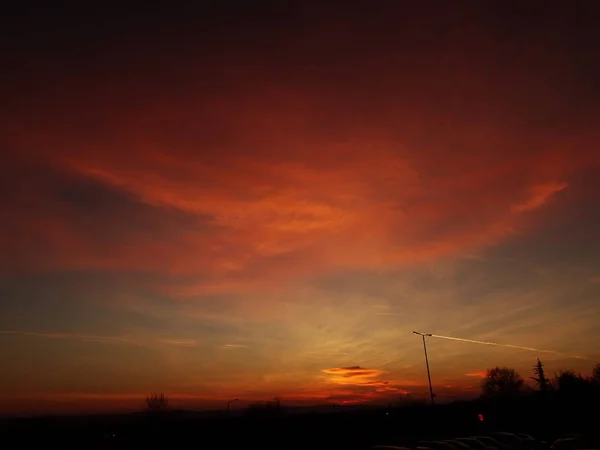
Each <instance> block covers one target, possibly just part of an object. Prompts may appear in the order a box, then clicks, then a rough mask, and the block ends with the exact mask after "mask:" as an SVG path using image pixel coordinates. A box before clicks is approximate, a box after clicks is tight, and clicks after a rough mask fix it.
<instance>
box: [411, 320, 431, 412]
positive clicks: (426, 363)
mask: <svg viewBox="0 0 600 450" xmlns="http://www.w3.org/2000/svg"><path fill="white" fill-rule="evenodd" d="M413 334H416V335H418V336H421V337H422V338H423V350H424V351H425V365H426V366H427V379H428V380H429V397H430V398H431V404H432V405H433V404H434V403H435V402H434V400H433V398H434V395H433V389H432V388H431V373H430V372H429V359H428V358H427V344H426V343H425V337H426V336H431V333H419V332H418V331H413Z"/></svg>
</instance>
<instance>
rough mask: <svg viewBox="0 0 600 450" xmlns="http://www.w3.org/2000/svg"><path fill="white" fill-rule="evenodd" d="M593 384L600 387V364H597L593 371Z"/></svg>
mask: <svg viewBox="0 0 600 450" xmlns="http://www.w3.org/2000/svg"><path fill="white" fill-rule="evenodd" d="M592 383H595V384H597V385H600V364H596V365H595V366H594V368H593V369H592Z"/></svg>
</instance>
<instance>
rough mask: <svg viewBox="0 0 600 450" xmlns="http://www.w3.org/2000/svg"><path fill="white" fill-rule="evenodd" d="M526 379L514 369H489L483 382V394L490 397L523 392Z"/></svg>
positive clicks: (507, 395) (511, 395)
mask: <svg viewBox="0 0 600 450" xmlns="http://www.w3.org/2000/svg"><path fill="white" fill-rule="evenodd" d="M523 383H524V380H523V378H522V377H521V375H519V374H518V373H517V372H516V371H515V370H514V369H510V368H508V367H495V368H493V369H488V370H487V374H486V376H485V378H484V379H483V381H482V382H481V389H482V396H483V397H488V398H500V397H514V396H516V395H519V394H520V393H521V389H522V388H523Z"/></svg>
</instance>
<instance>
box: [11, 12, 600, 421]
mask: <svg viewBox="0 0 600 450" xmlns="http://www.w3.org/2000/svg"><path fill="white" fill-rule="evenodd" d="M74 3H75V2H74ZM77 3H79V4H84V3H86V2H77ZM115 3H116V2H115ZM196 3H200V4H201V3H203V2H196ZM204 3H208V2H204ZM215 3H218V2H215ZM284 3H285V4H286V5H287V6H286V7H285V8H284V7H283V4H284ZM524 3H526V4H525V5H524V4H522V2H496V1H456V2H450V1H424V2H421V1H418V2H417V1H395V2H388V1H372V2H333V1H325V2H321V1H319V2H316V1H315V2H307V1H303V2H300V1H299V2H221V5H225V4H226V5H227V6H221V7H216V6H213V7H210V8H209V7H204V8H200V7H191V6H181V7H179V8H174V7H172V8H171V9H167V8H166V7H165V8H163V9H159V8H154V7H151V6H149V5H146V10H142V9H140V10H135V9H134V8H130V9H128V10H124V9H121V10H117V9H102V8H91V7H89V8H88V9H86V10H84V9H81V8H79V9H77V10H69V9H62V10H61V9H56V8H55V9H50V8H49V7H48V8H46V9H44V8H40V9H37V10H35V11H32V10H29V9H26V8H25V7H19V6H14V7H13V9H9V10H7V13H6V14H5V15H4V17H3V18H2V24H1V28H0V29H1V30H2V31H1V32H0V33H1V35H0V36H1V39H0V51H1V52H2V55H3V56H2V60H3V62H2V65H3V69H2V74H1V75H0V94H1V98H2V100H1V103H0V128H1V132H0V144H1V147H2V154H3V157H2V164H1V166H0V167H1V168H2V177H1V179H0V199H1V201H2V214H1V215H0V231H1V233H0V255H1V257H0V367H1V369H0V370H1V371H2V377H1V378H2V382H1V383H0V398H2V401H0V413H7V412H8V413H14V412H79V411H106V410H122V409H123V410H124V409H139V408H141V407H142V402H143V398H144V396H145V395H146V394H148V393H149V392H154V391H156V392H164V393H165V394H167V395H168V396H169V397H170V399H171V403H172V404H173V405H176V406H180V407H223V408H225V407H226V404H227V400H229V399H232V398H235V397H239V398H240V399H241V401H240V402H239V405H238V406H236V407H242V406H244V405H247V404H248V403H251V402H253V401H256V400H261V399H270V398H272V397H273V396H280V397H281V398H282V399H283V402H284V403H287V404H298V405H300V404H324V403H334V402H346V403H351V402H364V401H388V400H389V401H395V400H396V399H398V398H400V397H401V396H403V395H405V394H407V393H408V394H411V395H412V396H413V397H417V398H418V397H422V398H425V396H426V395H427V390H428V388H427V374H426V371H425V362H424V357H423V347H422V342H421V340H420V338H419V337H417V336H414V335H413V334H412V331H413V330H419V331H423V332H428V333H434V334H438V335H444V336H451V337H459V338H464V339H470V340H480V341H491V342H496V343H501V344H511V345H516V346H524V347H531V348H535V349H540V350H551V351H554V352H556V353H550V352H540V351H533V350H522V349H517V348H512V347H501V346H490V345H479V344H473V343H467V342H460V341H451V340H447V339H446V340H444V339H439V338H430V339H429V340H428V351H429V358H430V365H431V376H432V382H433V390H434V392H435V393H436V394H437V397H438V399H439V400H440V401H445V400H450V399H454V398H461V397H472V396H475V395H477V394H478V393H479V384H480V381H481V373H482V371H485V369H486V368H489V367H493V366H496V365H507V366H510V367H514V368H516V369H517V370H518V371H519V372H520V373H521V374H522V375H523V376H524V377H530V376H532V375H533V374H532V372H531V368H532V367H533V365H534V364H535V361H536V358H538V357H539V358H540V359H542V361H543V362H544V363H545V365H546V369H547V372H548V374H550V375H551V374H553V373H554V371H557V370H558V369H559V368H572V369H575V370H576V371H581V372H582V373H583V374H588V373H589V372H590V370H591V368H592V367H593V365H594V364H595V363H596V362H600V321H599V320H598V318H599V317H600V302H599V301H598V300H599V299H598V297H599V295H600V222H599V221H600V208H599V204H600V177H599V175H600V170H599V169H600V149H599V148H598V147H599V142H600V140H599V138H600V127H599V126H598V124H599V123H600V106H599V105H600V85H599V83H598V80H599V79H600V78H599V77H598V73H599V69H600V66H599V63H598V61H600V51H599V47H598V45H597V42H598V39H599V38H600V36H598V31H597V26H596V22H595V21H596V17H597V16H595V15H594V14H592V12H591V8H592V7H593V5H592V3H593V2H584V1H580V2H578V1H571V2H562V5H563V6H562V7H560V6H556V5H555V4H554V3H552V2H550V3H548V2H536V1H531V2H524ZM555 3H561V2H555ZM182 4H183V3H182ZM250 4H254V6H252V7H251V6H249V5H250ZM257 5H258V6H257ZM567 5H568V6H567ZM586 9H587V10H586ZM575 356H578V358H577V357H575Z"/></svg>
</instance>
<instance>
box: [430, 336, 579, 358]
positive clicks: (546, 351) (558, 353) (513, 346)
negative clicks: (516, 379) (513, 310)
mask: <svg viewBox="0 0 600 450" xmlns="http://www.w3.org/2000/svg"><path fill="white" fill-rule="evenodd" d="M431 337H435V338H440V339H448V340H450V341H461V342H470V343H471V344H481V345H493V346H495V347H507V348H515V349H519V350H528V351H530V352H539V353H552V354H554V355H561V356H568V357H570V358H576V359H586V360H587V359H588V358H585V357H583V356H577V355H570V354H568V353H561V352H557V351H554V350H542V349H539V348H533V347H524V346H522V345H511V344H498V343H496V342H486V341H475V340H473V339H463V338H457V337H452V336H440V335H439V334H432V335H431Z"/></svg>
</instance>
